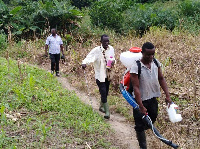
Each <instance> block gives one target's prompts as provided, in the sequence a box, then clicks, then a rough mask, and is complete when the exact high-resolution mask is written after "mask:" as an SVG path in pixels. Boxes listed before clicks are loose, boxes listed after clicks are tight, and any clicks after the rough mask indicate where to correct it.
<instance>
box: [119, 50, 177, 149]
mask: <svg viewBox="0 0 200 149" xmlns="http://www.w3.org/2000/svg"><path fill="white" fill-rule="evenodd" d="M141 57H142V53H141V49H140V48H138V47H132V48H131V49H130V50H129V51H127V52H123V53H121V55H120V61H121V62H122V63H123V65H124V66H125V67H126V68H127V70H126V71H125V74H124V76H123V79H122V81H121V82H120V91H121V93H122V95H123V97H124V98H125V99H126V100H127V102H128V103H129V104H130V105H131V106H132V107H133V108H134V109H135V110H137V111H138V112H139V105H138V104H137V102H136V100H135V99H134V98H133V96H132V95H131V92H132V91H131V87H129V86H130V85H131V83H130V73H129V71H130V68H131V66H132V64H133V62H134V61H136V62H137V65H138V77H139V75H140V73H141V64H140V61H139V59H140V58H141ZM154 63H155V64H156V65H157V66H158V64H157V61H156V60H155V59H154ZM141 118H142V120H143V122H144V123H145V124H146V125H147V126H148V127H149V128H151V129H152V131H153V133H154V134H155V135H156V137H157V138H159V139H160V140H161V141H162V142H164V143H165V144H167V145H169V146H171V147H173V148H174V149H177V148H178V147H179V146H178V145H176V144H174V143H172V141H169V140H167V139H165V138H164V137H163V136H162V135H161V134H160V133H159V131H158V130H157V129H156V128H155V127H154V126H153V123H152V121H151V118H150V117H149V116H148V114H146V115H144V114H142V113H141Z"/></svg>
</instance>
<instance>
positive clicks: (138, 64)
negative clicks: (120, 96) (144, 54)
mask: <svg viewBox="0 0 200 149" xmlns="http://www.w3.org/2000/svg"><path fill="white" fill-rule="evenodd" d="M136 63H137V66H138V78H140V74H141V63H140V60H137V61H136Z"/></svg>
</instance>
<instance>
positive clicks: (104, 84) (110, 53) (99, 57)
mask: <svg viewBox="0 0 200 149" xmlns="http://www.w3.org/2000/svg"><path fill="white" fill-rule="evenodd" d="M110 57H112V59H113V62H112V66H113V65H114V57H115V53H114V48H113V47H112V46H110V45H109V37H108V35H102V36H101V46H98V47H95V48H94V49H92V50H91V51H90V53H89V54H88V55H87V56H86V58H85V59H84V60H83V62H82V68H83V69H85V68H86V64H89V63H93V66H94V71H95V79H96V83H97V85H98V87H99V92H100V94H101V103H100V108H99V110H100V111H101V112H104V113H105V116H104V118H106V119H109V118H110V112H109V106H108V102H107V96H108V91H109V85H110V79H109V78H108V73H109V72H108V71H111V70H112V67H111V69H109V70H108V68H106V64H107V61H108V60H109V58H110Z"/></svg>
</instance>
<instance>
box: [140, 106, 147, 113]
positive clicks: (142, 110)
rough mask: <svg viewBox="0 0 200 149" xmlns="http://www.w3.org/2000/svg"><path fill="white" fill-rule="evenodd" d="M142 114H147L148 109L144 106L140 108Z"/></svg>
mask: <svg viewBox="0 0 200 149" xmlns="http://www.w3.org/2000/svg"><path fill="white" fill-rule="evenodd" d="M140 112H141V113H142V114H144V115H146V114H147V109H146V108H145V107H144V106H140Z"/></svg>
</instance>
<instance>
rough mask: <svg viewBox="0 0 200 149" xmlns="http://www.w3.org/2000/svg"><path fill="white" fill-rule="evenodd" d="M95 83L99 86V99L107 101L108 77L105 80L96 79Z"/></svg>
mask: <svg viewBox="0 0 200 149" xmlns="http://www.w3.org/2000/svg"><path fill="white" fill-rule="evenodd" d="M96 83H97V85H98V87H99V92H100V94H101V101H102V102H103V103H106V102H107V96H108V91H109V85H110V81H108V79H107V78H106V79H105V82H100V81H99V80H97V79H96Z"/></svg>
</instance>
